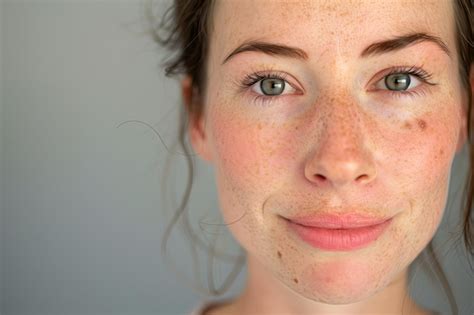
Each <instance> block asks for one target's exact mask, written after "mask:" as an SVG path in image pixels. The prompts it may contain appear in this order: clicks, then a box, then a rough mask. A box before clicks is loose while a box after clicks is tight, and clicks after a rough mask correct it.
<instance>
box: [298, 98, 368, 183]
mask: <svg viewBox="0 0 474 315" xmlns="http://www.w3.org/2000/svg"><path fill="white" fill-rule="evenodd" d="M339 91H340V92H339V94H334V93H332V95H330V96H326V97H324V99H321V100H320V101H318V103H319V104H316V107H319V108H320V109H321V112H320V115H319V117H318V120H319V123H320V124H321V125H320V128H318V129H319V131H320V132H319V134H318V135H317V136H316V139H315V141H314V142H313V150H312V152H311V154H310V157H309V159H308V163H307V165H306V168H305V173H306V177H307V178H308V179H309V180H310V181H312V182H314V183H316V184H317V185H319V186H328V185H332V186H338V185H345V184H347V183H349V182H356V183H361V182H368V181H371V180H372V179H373V178H374V177H375V165H374V163H373V159H372V156H371V152H370V151H369V149H368V148H367V146H366V142H367V139H366V138H367V137H368V135H367V134H365V132H364V130H365V128H364V126H363V119H362V117H363V113H362V112H361V109H360V106H359V104H358V103H357V100H356V99H355V98H354V97H353V96H351V95H350V94H349V93H343V92H341V90H339Z"/></svg>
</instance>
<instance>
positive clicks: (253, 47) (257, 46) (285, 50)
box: [222, 41, 308, 64]
mask: <svg viewBox="0 0 474 315" xmlns="http://www.w3.org/2000/svg"><path fill="white" fill-rule="evenodd" d="M244 51H259V52H263V53H265V54H267V55H272V56H274V55H276V56H284V57H292V58H297V59H302V60H307V59H308V54H307V53H306V52H305V51H304V50H302V49H300V48H296V47H290V46H286V45H280V44H273V43H267V42H261V41H248V42H245V43H243V44H242V45H240V46H239V47H237V48H236V49H234V50H233V51H232V52H231V53H230V54H229V55H228V56H227V57H226V58H225V59H224V61H223V62H222V64H224V63H226V62H227V61H228V60H229V59H230V58H232V57H233V56H235V55H237V54H239V53H241V52H244Z"/></svg>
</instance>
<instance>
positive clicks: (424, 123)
mask: <svg viewBox="0 0 474 315" xmlns="http://www.w3.org/2000/svg"><path fill="white" fill-rule="evenodd" d="M418 126H419V127H420V129H421V130H425V129H426V121H424V120H423V119H418Z"/></svg>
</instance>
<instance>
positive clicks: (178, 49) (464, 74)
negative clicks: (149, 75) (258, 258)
mask: <svg viewBox="0 0 474 315" xmlns="http://www.w3.org/2000/svg"><path fill="white" fill-rule="evenodd" d="M214 1H215V0H175V1H174V2H173V4H172V6H171V7H169V8H168V10H166V12H165V13H164V14H163V15H162V17H161V20H159V23H158V24H157V25H155V21H156V18H155V16H154V14H153V12H152V11H153V7H152V2H149V3H148V6H147V10H146V16H147V18H148V20H149V22H150V23H151V24H150V25H152V27H151V35H152V37H153V39H154V40H155V41H156V42H157V43H158V44H159V45H161V46H162V47H165V48H167V49H168V50H169V51H171V52H173V53H175V54H174V55H173V56H172V57H171V58H169V59H168V60H167V61H166V62H165V64H164V65H165V73H166V75H167V76H175V75H181V74H184V75H189V77H190V78H191V81H192V87H193V91H194V93H193V95H194V97H193V98H192V102H191V104H189V108H184V106H181V107H180V109H181V116H180V132H179V139H178V140H179V145H180V146H181V148H182V149H183V150H184V152H185V157H186V160H187V164H188V167H189V169H188V170H189V177H188V181H187V185H186V188H185V192H184V195H183V198H182V202H181V204H180V205H179V207H178V208H177V209H176V211H175V212H174V214H173V217H172V219H171V221H170V223H169V225H168V226H167V228H166V230H165V233H164V237H163V242H162V248H161V249H162V253H163V254H164V256H166V250H167V242H168V239H169V236H170V233H171V230H172V228H173V227H174V226H175V225H176V224H177V223H178V222H181V223H182V225H183V227H184V231H185V232H186V233H187V234H188V235H189V236H190V240H191V241H192V242H194V245H195V246H198V247H199V248H201V249H203V250H204V251H205V252H207V253H208V255H213V256H216V257H217V258H220V259H223V260H232V259H234V262H235V264H234V269H233V270H232V271H231V272H230V274H229V275H228V277H227V278H226V280H225V281H224V283H223V285H222V286H221V287H220V288H216V287H215V285H214V281H213V277H212V275H208V276H209V277H210V281H209V288H208V289H205V290H206V291H207V292H208V293H210V294H212V295H220V294H223V293H225V291H226V290H227V288H228V287H229V286H230V284H231V282H232V281H233V279H234V278H235V277H236V276H237V275H238V272H239V271H240V269H241V268H242V266H243V263H244V262H245V261H244V255H243V251H241V254H240V255H239V256H236V257H232V256H231V255H228V254H225V253H221V252H218V251H216V250H215V247H214V245H213V244H207V243H206V242H204V241H203V240H202V239H201V238H200V237H199V235H197V234H196V233H194V231H192V229H191V225H190V223H189V219H188V217H187V213H186V212H185V210H186V208H187V203H188V200H189V196H190V193H191V187H192V183H193V178H194V171H193V170H194V168H193V160H192V158H193V155H191V154H190V149H189V148H188V147H187V145H186V136H187V132H186V131H187V125H188V119H189V116H193V117H199V116H200V115H201V114H202V109H203V106H204V104H203V103H201V102H199V96H203V95H204V94H205V91H206V86H205V84H206V80H205V78H206V65H207V56H208V48H209V47H208V43H209V37H208V30H209V29H210V27H209V24H210V23H211V13H212V6H213V4H214ZM473 7H474V1H473V0H455V1H454V12H455V19H456V21H455V22H456V48H457V54H458V60H459V76H460V79H461V82H462V87H463V89H464V90H465V93H466V94H465V95H466V99H467V100H468V104H467V108H468V115H467V119H468V121H467V129H468V140H467V145H468V149H469V165H468V169H469V172H468V175H467V177H466V182H465V185H464V191H463V196H462V200H463V203H462V208H463V209H462V210H463V213H462V229H460V231H458V234H457V236H458V237H457V238H456V239H455V240H456V241H457V242H458V243H459V242H460V241H461V240H463V243H464V246H465V249H466V250H467V253H468V255H470V256H467V258H468V262H469V264H470V266H471V270H474V269H473V266H472V265H471V261H470V259H469V258H472V257H473V256H474V231H473V224H474V222H473V221H474V218H473V215H472V212H473V211H472V210H473V202H474V201H473V195H474V144H473V139H474V138H473V126H474V113H473V109H472V108H473V105H472V91H471V85H470V80H469V74H470V66H471V64H473V61H474V60H473V59H474V36H473V29H474V25H473V24H474V8H473ZM162 32H164V33H165V35H164V36H161V35H160V33H162ZM168 162H169V161H168ZM445 245H446V244H445ZM424 256H426V260H428V261H430V262H432V263H433V265H432V267H433V268H434V271H435V272H436V275H437V277H438V279H439V280H440V281H441V283H442V285H443V289H444V291H445V293H446V294H447V296H448V299H449V302H450V307H451V310H452V313H453V314H457V313H458V307H457V304H456V301H455V299H454V295H453V292H452V289H451V287H450V285H449V282H448V281H447V278H446V275H445V273H444V271H443V269H442V268H441V266H440V263H439V261H438V258H437V251H435V250H434V248H433V243H432V241H430V242H429V244H428V246H427V247H426V249H425V250H423V257H424ZM236 258H237V259H236ZM211 263H212V260H211ZM211 268H212V267H211ZM211 270H212V269H211ZM201 289H202V288H201Z"/></svg>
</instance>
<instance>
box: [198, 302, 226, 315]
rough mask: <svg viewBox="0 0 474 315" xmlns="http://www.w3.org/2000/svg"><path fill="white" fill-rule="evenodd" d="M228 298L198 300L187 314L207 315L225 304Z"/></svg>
mask: <svg viewBox="0 0 474 315" xmlns="http://www.w3.org/2000/svg"><path fill="white" fill-rule="evenodd" d="M228 302H229V300H218V301H204V302H200V303H199V304H198V305H197V306H196V307H195V308H194V309H193V310H192V311H191V313H189V315H209V314H212V313H211V311H212V312H213V311H214V310H216V309H218V308H220V307H222V306H224V305H225V304H227V303H228Z"/></svg>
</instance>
